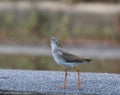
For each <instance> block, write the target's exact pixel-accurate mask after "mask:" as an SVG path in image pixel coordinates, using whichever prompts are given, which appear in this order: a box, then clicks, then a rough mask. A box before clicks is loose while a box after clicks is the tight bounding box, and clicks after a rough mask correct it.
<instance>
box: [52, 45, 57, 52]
mask: <svg viewBox="0 0 120 95" xmlns="http://www.w3.org/2000/svg"><path fill="white" fill-rule="evenodd" d="M51 48H52V52H54V51H56V50H57V49H58V47H57V45H55V44H51Z"/></svg>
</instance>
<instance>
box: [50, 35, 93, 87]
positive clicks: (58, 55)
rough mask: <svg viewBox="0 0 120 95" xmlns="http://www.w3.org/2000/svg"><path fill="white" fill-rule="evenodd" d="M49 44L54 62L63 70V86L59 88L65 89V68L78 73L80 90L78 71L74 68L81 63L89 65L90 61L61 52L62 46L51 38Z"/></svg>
mask: <svg viewBox="0 0 120 95" xmlns="http://www.w3.org/2000/svg"><path fill="white" fill-rule="evenodd" d="M50 42H51V48H52V55H53V58H54V60H55V62H56V63H57V64H59V65H62V66H63V67H64V70H65V77H64V84H63V85H62V86H59V87H60V88H63V89H65V88H66V80H67V68H68V67H73V68H74V69H75V70H76V71H77V72H78V89H80V71H79V69H78V68H77V67H76V65H78V64H82V63H89V62H90V61H91V59H87V58H80V57H78V56H76V55H73V54H71V53H68V52H65V51H63V50H62V49H61V47H62V45H61V44H60V43H59V42H58V41H57V39H56V38H55V37H52V38H51V40H50Z"/></svg>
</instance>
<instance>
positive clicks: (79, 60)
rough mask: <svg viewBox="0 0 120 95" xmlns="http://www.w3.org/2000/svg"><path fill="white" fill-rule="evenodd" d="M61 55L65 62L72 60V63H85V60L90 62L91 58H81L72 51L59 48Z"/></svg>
mask: <svg viewBox="0 0 120 95" xmlns="http://www.w3.org/2000/svg"><path fill="white" fill-rule="evenodd" d="M58 53H59V56H60V57H61V58H62V59H63V60H64V61H65V62H71V63H83V62H90V61H91V59H86V58H80V57H78V56H75V55H73V54H71V53H68V52H65V51H62V50H58Z"/></svg>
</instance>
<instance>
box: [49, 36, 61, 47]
mask: <svg viewBox="0 0 120 95" xmlns="http://www.w3.org/2000/svg"><path fill="white" fill-rule="evenodd" d="M50 43H51V46H54V47H62V45H61V44H60V43H59V42H58V41H57V39H56V37H52V38H51V40H50Z"/></svg>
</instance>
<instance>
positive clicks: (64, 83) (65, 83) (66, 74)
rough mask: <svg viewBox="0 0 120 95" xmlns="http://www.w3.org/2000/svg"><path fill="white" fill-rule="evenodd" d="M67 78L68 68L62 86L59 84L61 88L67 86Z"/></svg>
mask: <svg viewBox="0 0 120 95" xmlns="http://www.w3.org/2000/svg"><path fill="white" fill-rule="evenodd" d="M66 80H67V70H66V69H65V77H64V84H63V85H62V86H59V88H63V89H65V88H66Z"/></svg>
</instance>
